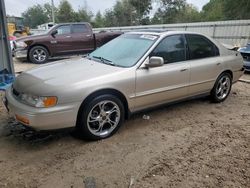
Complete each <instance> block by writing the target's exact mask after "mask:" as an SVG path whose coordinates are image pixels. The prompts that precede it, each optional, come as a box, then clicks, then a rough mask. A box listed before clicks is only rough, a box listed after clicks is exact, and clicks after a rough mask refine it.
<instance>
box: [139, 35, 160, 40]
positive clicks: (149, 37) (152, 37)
mask: <svg viewBox="0 0 250 188" xmlns="http://www.w3.org/2000/svg"><path fill="white" fill-rule="evenodd" d="M140 38H142V39H149V40H155V39H157V37H156V36H154V35H142V36H141V37H140Z"/></svg>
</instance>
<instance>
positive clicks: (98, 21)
mask: <svg viewBox="0 0 250 188" xmlns="http://www.w3.org/2000/svg"><path fill="white" fill-rule="evenodd" d="M94 27H97V28H98V27H104V18H103V17H102V14H101V12H100V11H98V12H97V13H96V16H95V20H94Z"/></svg>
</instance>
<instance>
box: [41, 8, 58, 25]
mask: <svg viewBox="0 0 250 188" xmlns="http://www.w3.org/2000/svg"><path fill="white" fill-rule="evenodd" d="M43 7H44V13H45V14H46V15H47V16H48V19H49V22H52V21H53V19H52V5H51V4H50V3H45V4H44V5H43ZM54 12H55V19H56V22H57V14H58V9H57V8H56V7H54Z"/></svg>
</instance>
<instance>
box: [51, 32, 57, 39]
mask: <svg viewBox="0 0 250 188" xmlns="http://www.w3.org/2000/svg"><path fill="white" fill-rule="evenodd" d="M57 33H58V31H57V30H54V31H52V33H51V36H52V37H54V38H55V35H56V34H57Z"/></svg>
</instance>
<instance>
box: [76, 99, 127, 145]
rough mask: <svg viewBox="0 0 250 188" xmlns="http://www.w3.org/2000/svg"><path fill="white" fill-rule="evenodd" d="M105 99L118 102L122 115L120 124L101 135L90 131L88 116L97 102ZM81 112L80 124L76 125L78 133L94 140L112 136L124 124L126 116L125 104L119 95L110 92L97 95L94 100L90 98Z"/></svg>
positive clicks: (86, 138)
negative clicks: (106, 133) (107, 133)
mask: <svg viewBox="0 0 250 188" xmlns="http://www.w3.org/2000/svg"><path fill="white" fill-rule="evenodd" d="M104 100H110V101H112V102H114V103H116V104H117V105H118V107H119V108H120V113H121V117H120V121H119V123H118V125H117V126H116V128H115V129H114V130H113V131H112V132H111V133H110V134H109V135H106V136H104V137H101V136H96V135H93V134H92V133H91V132H90V130H89V129H88V126H87V118H88V115H89V112H90V111H91V110H92V108H93V107H94V106H95V105H96V104H97V103H99V102H101V101H104ZM79 113H80V114H79V121H78V124H77V126H76V131H77V134H78V135H79V136H80V137H81V138H83V139H85V140H92V141H95V140H100V139H105V138H108V137H110V136H112V135H113V134H115V133H116V132H117V131H118V129H119V128H120V126H121V125H122V124H123V122H124V118H125V109H124V105H123V104H122V102H121V100H120V99H119V98H118V97H116V96H114V95H110V94H105V95H101V96H98V97H95V98H94V99H92V100H89V101H88V102H87V103H86V105H84V106H83V108H82V109H81V111H80V112H79Z"/></svg>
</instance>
